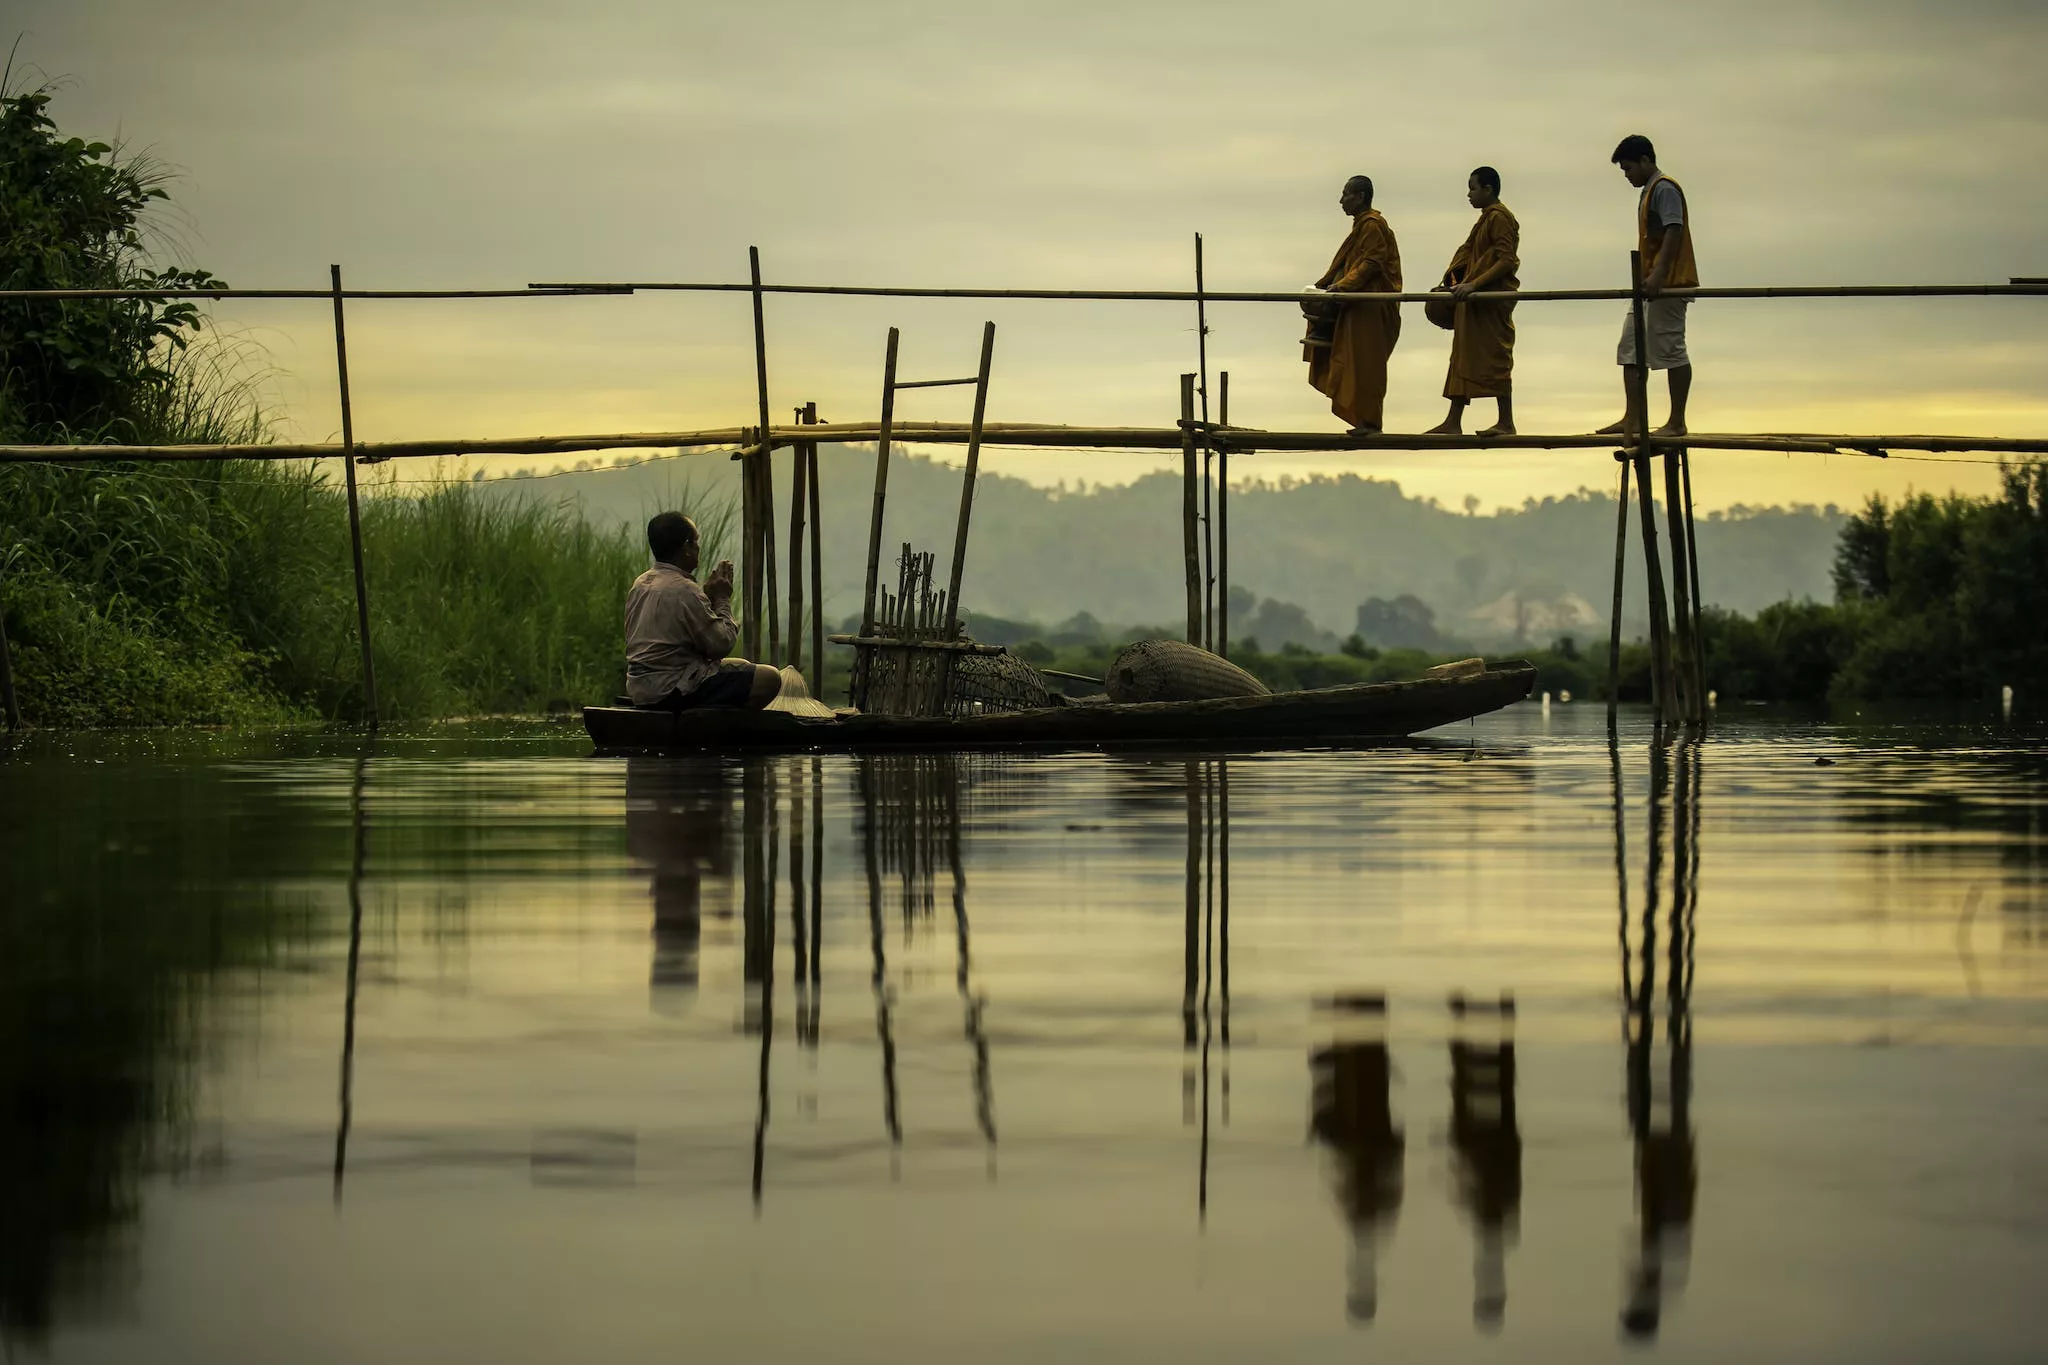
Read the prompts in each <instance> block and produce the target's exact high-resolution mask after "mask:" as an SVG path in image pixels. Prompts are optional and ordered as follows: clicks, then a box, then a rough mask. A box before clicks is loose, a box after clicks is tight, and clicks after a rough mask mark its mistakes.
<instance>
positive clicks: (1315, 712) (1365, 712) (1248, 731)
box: [583, 659, 1536, 754]
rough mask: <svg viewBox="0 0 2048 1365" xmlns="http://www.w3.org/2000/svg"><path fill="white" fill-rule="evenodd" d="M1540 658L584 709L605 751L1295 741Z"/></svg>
mask: <svg viewBox="0 0 2048 1365" xmlns="http://www.w3.org/2000/svg"><path fill="white" fill-rule="evenodd" d="M1535 681H1536V669H1535V666H1534V665H1532V664H1529V663H1527V662H1525V661H1523V660H1520V659H1509V660H1501V661H1499V662H1496V663H1493V664H1490V665H1488V666H1487V668H1486V669H1485V671H1484V672H1480V673H1473V674H1469V675H1467V676H1465V677H1449V678H1418V679H1415V680H1413V681H1411V682H1390V683H1358V684H1354V685H1352V686H1348V687H1322V688H1316V689H1314V690H1311V691H1305V692H1281V693H1276V694H1273V695H1271V696H1264V697H1229V698H1221V699H1216V700H1210V701H1153V702H1132V703H1122V704H1119V703H1113V702H1096V703H1088V702H1075V703H1070V704H1068V705H1064V706H1048V707H1043V708H1040V709H1037V710H1030V711H1004V712H991V713H987V714H984V715H976V716H962V717H959V718H957V719H952V718H947V717H942V716H883V715H844V716H837V717H834V718H833V719H830V720H825V719H815V720H814V719H809V718H805V717H799V716H794V715H789V714H786V713H783V712H778V711H731V710H702V711H675V712H670V711H641V710H636V709H633V708H631V707H622V706H586V707H584V708H583V726H584V728H585V729H586V730H588V731H589V732H590V738H591V741H592V742H593V743H595V744H596V745H597V749H598V752H599V753H607V754H619V753H662V752H675V751H688V750H746V749H814V750H850V749H896V748H925V749H1013V748H1014V749H1025V748H1033V749H1102V748H1121V747H1125V746H1137V745H1188V746H1206V745H1249V746H1253V747H1259V748H1289V747H1301V746H1313V745H1326V744H1334V745H1342V744H1351V743H1355V742H1357V741H1360V740H1384V739H1398V738H1400V737H1402V736H1404V735H1413V734H1419V733H1420V732H1422V731H1424V730H1433V729H1435V728H1436V727H1437V726H1439V725H1450V724H1452V723H1454V722H1456V721H1461V720H1470V719H1471V718H1472V717H1474V716H1482V715H1485V714H1486V713H1487V712H1489V711H1498V710H1500V709H1501V708H1502V707H1504V706H1508V705H1510V704H1512V703H1514V702H1517V701H1520V700H1521V699H1522V698H1523V697H1526V696H1528V695H1529V690H1530V688H1531V687H1532V686H1533V685H1534V684H1535Z"/></svg>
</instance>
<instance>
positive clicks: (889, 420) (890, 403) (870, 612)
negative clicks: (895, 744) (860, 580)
mask: <svg viewBox="0 0 2048 1365" xmlns="http://www.w3.org/2000/svg"><path fill="white" fill-rule="evenodd" d="M899 339H900V336H899V333H898V332H897V330H896V329H895V328H894V327H891V328H890V329H889V345H888V349H887V351H886V352H884V354H883V357H882V420H881V422H880V423H879V424H878V426H877V429H876V440H875V493H874V500H873V505H872V506H871V507H870V508H869V510H868V572H867V579H866V581H865V586H864V588H863V590H862V597H861V608H860V633H861V634H862V635H873V634H874V633H875V591H876V589H877V588H878V587H879V585H880V579H881V573H882V509H883V507H884V505H885V504H886V503H887V501H888V497H889V434H890V428H891V426H893V425H894V423H895V420H896V345H897V342H898V340H899ZM870 653H872V651H870ZM866 663H867V660H866V659H864V658H862V657H859V656H856V657H855V659H854V677H853V690H854V698H853V704H854V705H855V706H857V707H859V708H860V709H861V710H863V711H865V710H867V690H868V677H867V674H868V672H869V670H868V669H867V667H866V666H865V665H866Z"/></svg>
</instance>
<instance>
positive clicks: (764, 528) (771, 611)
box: [754, 432, 782, 659]
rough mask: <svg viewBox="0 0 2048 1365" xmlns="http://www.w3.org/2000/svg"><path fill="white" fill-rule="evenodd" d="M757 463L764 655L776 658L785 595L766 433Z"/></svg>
mask: <svg viewBox="0 0 2048 1365" xmlns="http://www.w3.org/2000/svg"><path fill="white" fill-rule="evenodd" d="M754 462H755V463H756V464H758V465H759V466H760V473H759V475H758V476H757V477H758V478H759V479H760V481H761V516H760V524H761V562H762V563H763V564H764V565H766V566H767V568H766V571H765V572H764V573H763V574H762V595H763V597H764V598H765V599H766V601H767V603H768V653H767V654H765V655H763V656H762V657H763V658H766V659H774V658H775V657H777V656H778V655H780V654H781V653H782V627H781V624H780V622H781V619H782V608H781V605H780V601H779V599H780V597H781V595H782V594H781V589H780V588H779V587H778V586H777V585H776V581H775V579H776V572H775V447H774V446H772V445H770V444H769V443H768V437H767V434H766V433H765V432H764V433H763V434H762V437H761V452H760V454H758V455H756V456H755V457H754Z"/></svg>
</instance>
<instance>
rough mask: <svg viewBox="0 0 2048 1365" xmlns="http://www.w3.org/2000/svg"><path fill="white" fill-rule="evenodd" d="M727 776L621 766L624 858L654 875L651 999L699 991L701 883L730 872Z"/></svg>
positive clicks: (674, 766) (670, 765)
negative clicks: (622, 777) (622, 770)
mask: <svg viewBox="0 0 2048 1365" xmlns="http://www.w3.org/2000/svg"><path fill="white" fill-rule="evenodd" d="M732 776H733V774H732V770H731V768H730V767H728V766H727V765H726V764H723V763H719V762H716V761H712V762H696V761H684V762H678V761H675V760H671V759H659V758H635V759H629V760H628V761H627V763H626V856H627V857H628V858H629V859H631V860H632V862H633V865H634V866H635V867H638V868H644V869H647V870H648V871H650V872H651V873H652V877H653V882H652V886H651V888H650V889H651V892H652V896H653V901H654V928H653V942H654V954H653V961H652V963H651V964H650V967H649V983H650V986H651V987H652V989H653V990H654V992H655V993H656V997H657V999H659V998H661V997H662V996H664V995H674V996H675V997H677V998H678V999H679V1000H687V999H688V998H689V997H690V996H692V995H694V994H695V992H696V990H697V983H698V977H699V974H700V970H701V969H700V967H699V965H698V954H699V951H700V947H701V944H702V941H703V935H704V885H705V881H706V879H707V878H708V879H710V880H711V881H712V882H713V884H714V885H717V884H720V883H723V882H726V881H729V880H730V879H731V877H732V871H733V845H734V843H735V842H736V840H735V837H734V830H733V829H732V818H731V817H732ZM753 808H754V807H753V806H749V809H750V810H751V809H753ZM754 842H758V841H754ZM750 885H751V882H750ZM748 941H749V943H752V941H753V940H752V938H751V937H749V940H748Z"/></svg>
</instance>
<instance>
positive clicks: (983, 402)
mask: <svg viewBox="0 0 2048 1365" xmlns="http://www.w3.org/2000/svg"><path fill="white" fill-rule="evenodd" d="M995 350H996V325H995V323H993V322H984V323H983V324H981V369H980V371H979V373H978V375H977V377H976V379H975V382H974V421H973V424H972V429H971V430H970V432H969V434H968V437H967V473H966V477H965V478H964V479H962V481H961V484H960V522H959V525H957V526H956V527H955V528H954V530H953V569H952V572H951V574H949V575H948V576H947V579H946V638H947V639H949V640H950V639H953V638H954V637H956V636H958V635H959V633H960V575H961V573H962V571H963V570H965V568H966V567H967V524H968V520H969V519H970V518H971V517H972V516H973V514H974V477H975V474H976V473H977V472H978V471H979V470H980V468H981V431H982V418H983V417H984V415H986V413H987V412H988V372H989V364H990V361H991V360H992V359H993V357H994V355H995ZM948 676H949V677H950V676H951V675H950V674H949V675H948Z"/></svg>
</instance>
